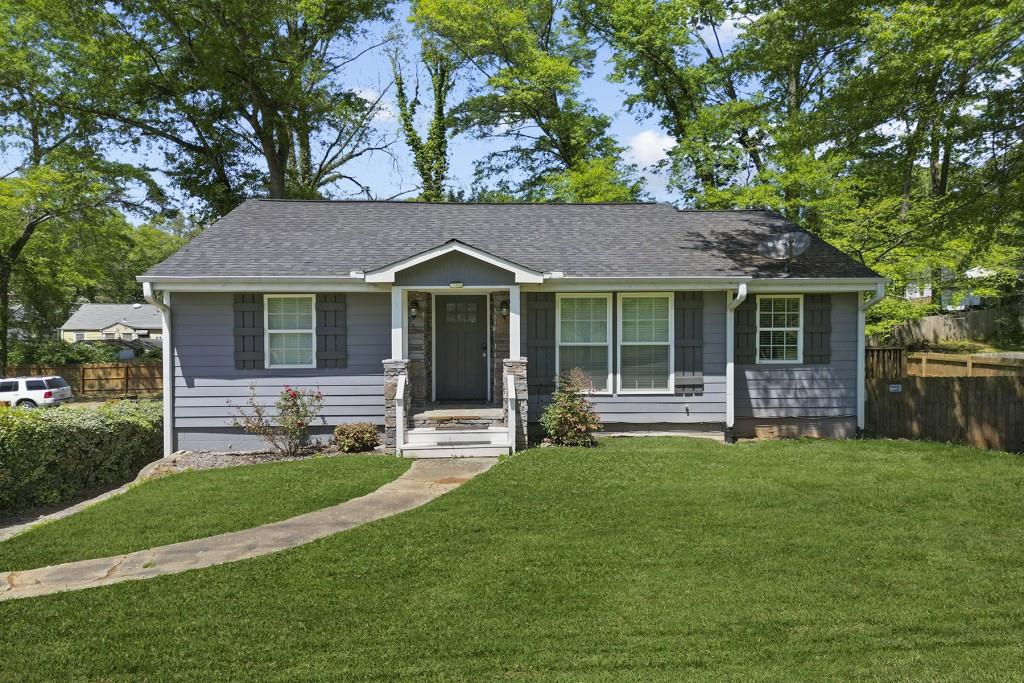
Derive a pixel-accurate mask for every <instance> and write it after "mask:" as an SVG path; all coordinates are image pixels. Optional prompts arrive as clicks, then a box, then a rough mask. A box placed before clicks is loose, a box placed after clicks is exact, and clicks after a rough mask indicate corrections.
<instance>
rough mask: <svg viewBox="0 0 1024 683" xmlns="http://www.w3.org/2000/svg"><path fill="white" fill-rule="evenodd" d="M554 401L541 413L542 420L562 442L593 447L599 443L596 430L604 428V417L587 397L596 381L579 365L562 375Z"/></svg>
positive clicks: (551, 435)
mask: <svg viewBox="0 0 1024 683" xmlns="http://www.w3.org/2000/svg"><path fill="white" fill-rule="evenodd" d="M557 385H558V386H557V388H556V389H555V393H554V396H552V397H551V403H550V404H549V405H548V407H547V408H545V409H544V413H543V414H542V415H541V416H540V424H541V426H543V427H544V431H545V432H547V435H548V436H549V437H550V438H551V441H552V442H553V443H555V444H557V445H559V446H583V447H590V446H593V445H595V444H596V443H597V441H596V439H594V432H596V431H597V430H599V429H601V418H600V417H598V415H597V411H596V410H594V406H593V405H592V404H591V403H590V401H589V400H587V393H588V392H590V391H592V390H593V384H591V382H590V379H589V378H588V377H587V376H586V374H585V373H584V372H583V371H582V370H580V369H579V368H573V369H572V370H570V371H569V372H567V373H565V374H564V375H563V376H562V377H561V378H559V379H558V382H557Z"/></svg>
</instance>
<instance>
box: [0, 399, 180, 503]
mask: <svg viewBox="0 0 1024 683" xmlns="http://www.w3.org/2000/svg"><path fill="white" fill-rule="evenodd" d="M162 417H163V415H162V410H161V407H160V403H159V402H157V401H145V402H139V403H133V402H127V401H123V402H115V403H108V404H106V405H103V406H100V407H99V408H95V409H86V408H72V407H61V408H48V409H38V410H24V409H21V408H3V407H0V512H13V511H17V510H23V509H25V508H30V507H34V506H39V505H53V504H56V503H61V502H64V501H66V500H68V499H71V498H74V497H76V496H80V495H82V494H84V493H89V492H92V491H94V490H98V489H100V488H101V487H109V486H113V485H119V484H122V483H124V482H125V481H128V480H130V479H132V478H133V477H134V476H135V475H136V474H138V471H139V470H140V469H142V467H144V466H145V465H146V464H147V463H150V462H152V461H154V460H157V459H158V458H160V456H161V455H162V443H163V439H162V424H163V420H162Z"/></svg>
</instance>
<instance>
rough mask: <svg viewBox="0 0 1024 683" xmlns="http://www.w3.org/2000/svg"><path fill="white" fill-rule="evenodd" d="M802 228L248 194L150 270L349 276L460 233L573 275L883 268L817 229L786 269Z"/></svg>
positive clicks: (733, 219)
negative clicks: (784, 254)
mask: <svg viewBox="0 0 1024 683" xmlns="http://www.w3.org/2000/svg"><path fill="white" fill-rule="evenodd" d="M795 229H796V228H795V227H794V226H793V225H792V224H791V223H789V222H787V221H786V220H785V219H784V218H782V217H781V216H779V215H778V214H775V213H772V212H769V211H680V210H677V209H676V208H674V207H672V206H670V205H668V204H653V203H652V204H429V203H418V202H373V201H298V200H295V201H289V200H266V199H254V200H249V201H246V202H245V203H243V204H242V205H241V206H239V207H238V208H236V209H235V210H234V211H232V212H231V213H229V214H228V215H226V216H224V217H223V218H222V219H220V220H219V221H217V222H216V223H215V224H213V225H212V226H210V227H209V228H207V229H206V230H205V231H204V232H203V233H202V234H200V235H199V236H198V237H196V238H195V239H193V240H192V241H191V242H190V243H189V244H188V245H186V246H185V247H183V248H182V249H181V250H180V251H178V252H177V253H176V254H174V255H173V256H171V257H170V258H168V259H167V260H166V261H164V262H163V263H161V264H159V265H157V266H155V267H154V268H152V269H151V270H149V272H148V273H146V276H150V277H217V276H230V277H261V276H263V277H268V276H269V277H311V276H316V277H345V276H347V275H348V274H349V273H350V272H351V271H353V270H363V271H370V270H373V269H376V268H380V267H382V266H386V265H388V264H390V263H393V262H395V261H398V260H401V259H403V258H406V257H408V256H412V255H414V254H418V253H420V252H423V251H426V250H428V249H432V248H434V247H437V246H440V245H441V244H444V243H445V242H447V241H449V240H452V239H456V240H459V241H461V242H464V243H466V244H469V245H471V246H473V247H476V248H478V249H482V250H484V251H487V252H490V253H491V254H494V255H496V256H499V257H501V258H504V259H506V260H509V261H513V262H515V263H518V264H520V265H522V266H525V267H527V268H532V269H534V270H538V271H562V272H563V273H564V274H565V276H566V277H587V278H608V277H665V278H673V277H715V276H720V277H730V276H732V277H736V276H752V277H878V275H877V274H876V273H874V272H873V271H871V270H870V269H869V268H867V267H865V266H864V265H862V264H860V263H857V262H856V261H854V260H853V259H851V258H850V257H848V256H847V255H845V254H843V253H842V252H840V251H839V250H838V249H836V248H834V247H832V246H831V245H829V244H827V243H825V242H823V241H822V240H820V239H818V238H817V237H812V242H811V246H810V248H809V249H808V251H807V252H806V253H805V254H804V255H803V256H801V257H800V258H798V259H796V260H795V262H794V263H793V266H792V270H791V273H789V274H787V273H785V272H784V264H783V263H782V262H780V261H774V260H771V259H767V258H764V257H762V256H760V255H759V254H758V251H757V247H758V244H759V243H760V242H761V241H763V240H764V239H765V238H767V237H769V236H771V235H775V234H778V233H781V232H786V231H789V230H795Z"/></svg>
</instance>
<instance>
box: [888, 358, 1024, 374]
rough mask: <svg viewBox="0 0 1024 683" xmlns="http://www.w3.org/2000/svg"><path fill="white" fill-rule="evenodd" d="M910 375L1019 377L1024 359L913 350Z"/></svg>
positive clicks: (1023, 366)
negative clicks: (914, 351)
mask: <svg viewBox="0 0 1024 683" xmlns="http://www.w3.org/2000/svg"><path fill="white" fill-rule="evenodd" d="M907 374H908V375H910V376H913V377H1019V376H1024V360H1020V359H1017V358H1000V357H998V356H979V355H967V354H957V353H911V354H908V355H907Z"/></svg>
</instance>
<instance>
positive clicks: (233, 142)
mask: <svg viewBox="0 0 1024 683" xmlns="http://www.w3.org/2000/svg"><path fill="white" fill-rule="evenodd" d="M32 1H35V2H41V1H42V0H32ZM55 1H56V0H50V4H53V3H54V2H55ZM61 3H62V5H63V6H62V7H61V11H60V12H58V13H56V16H55V17H54V18H51V19H50V20H49V24H48V25H49V26H50V27H51V30H53V31H54V32H55V33H56V34H58V35H59V36H60V38H61V39H62V41H61V45H62V47H63V49H62V50H61V51H60V53H59V55H58V57H59V61H60V63H61V64H62V65H64V66H65V69H64V70H63V73H65V74H66V76H67V77H66V79H65V81H64V83H63V84H62V85H63V92H62V100H63V101H65V102H67V103H68V105H69V106H72V107H74V108H75V109H76V110H78V111H80V112H82V113H83V114H88V115H91V116H93V117H95V118H96V119H98V120H100V121H103V122H105V123H107V124H109V125H110V129H111V130H112V131H113V132H114V133H115V134H116V135H117V140H118V141H119V142H121V143H132V142H139V141H149V142H151V143H153V144H154V145H156V146H157V147H158V148H160V149H163V150H164V152H165V158H166V163H167V167H168V170H167V173H168V175H169V176H170V177H171V179H172V180H173V181H174V182H175V183H177V184H178V185H179V186H180V187H181V188H182V189H184V190H185V191H186V192H187V193H188V194H190V195H192V196H195V197H199V198H201V199H202V200H203V201H204V202H205V203H206V204H207V205H208V207H209V208H210V212H211V213H212V214H214V215H220V214H223V213H224V212H225V211H227V210H229V209H230V208H232V207H233V206H234V205H235V204H237V203H238V202H239V201H241V199H243V198H244V197H246V196H248V195H251V194H255V193H263V192H265V193H266V194H268V195H269V196H270V197H273V198H286V197H307V198H308V197H318V196H321V195H322V194H323V193H324V192H326V191H329V190H330V188H332V187H337V186H339V184H340V185H344V184H348V185H349V186H350V187H354V188H356V189H357V190H358V191H359V192H362V193H366V192H368V188H367V187H366V186H365V185H364V184H363V183H361V182H360V181H359V180H358V179H357V178H355V177H354V176H353V175H351V174H350V173H348V172H347V171H346V166H347V164H349V162H351V161H352V160H354V159H356V158H359V157H362V156H366V155H369V154H372V153H374V152H380V151H383V150H386V148H387V146H388V144H389V143H388V142H387V141H386V140H385V139H384V138H383V137H382V136H381V135H379V134H378V133H376V132H375V131H374V130H373V127H372V125H371V124H372V121H373V118H374V115H375V114H376V112H377V109H378V105H379V102H380V100H379V98H377V99H375V100H374V101H368V100H367V99H365V98H364V97H362V96H361V95H360V94H359V93H357V92H355V91H354V90H353V89H351V88H348V87H345V86H344V85H342V84H341V78H340V76H341V74H342V73H343V71H344V70H345V68H346V67H347V66H349V65H350V64H351V62H352V61H353V60H354V59H356V58H357V57H358V56H359V54H360V53H356V52H355V48H354V40H355V39H356V38H357V37H360V36H362V35H363V34H364V32H365V28H366V25H367V22H369V21H372V20H374V19H381V18H386V17H387V16H388V15H389V10H388V2H387V0H357V1H355V2H352V1H348V0H324V1H322V2H295V1H294V0H261V1H260V2H253V1H252V0H195V1H186V0H115V1H113V2H107V1H105V0H92V1H88V2H82V1H81V0H61Z"/></svg>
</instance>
